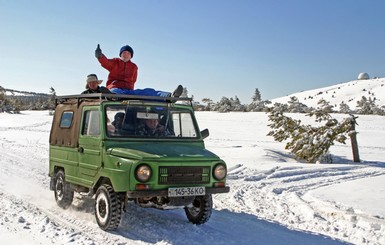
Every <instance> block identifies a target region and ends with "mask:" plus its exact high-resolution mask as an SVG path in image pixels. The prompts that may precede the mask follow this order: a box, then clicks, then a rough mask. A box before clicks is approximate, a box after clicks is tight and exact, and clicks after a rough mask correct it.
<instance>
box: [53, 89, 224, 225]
mask: <svg viewBox="0 0 385 245" xmlns="http://www.w3.org/2000/svg"><path fill="white" fill-rule="evenodd" d="M56 104H57V105H56V109H55V115H54V118H53V122H52V128H51V134H50V150H49V154H50V156H49V176H50V177H51V182H50V189H51V190H53V191H54V194H55V199H56V202H57V204H58V205H59V206H60V207H62V208H64V209H65V208H68V207H69V206H70V205H71V203H72V201H73V197H74V192H75V191H76V192H81V193H83V194H88V195H90V196H95V217H96V221H97V223H98V225H99V226H100V228H101V229H103V230H113V229H115V228H117V227H118V226H119V223H120V219H121V215H122V211H125V210H126V208H127V203H128V201H134V202H135V203H136V204H138V205H139V206H141V207H154V208H159V209H172V208H184V210H185V212H186V215H187V218H188V220H189V221H190V222H192V223H194V224H203V223H205V222H206V221H207V220H208V219H209V218H210V215H211V212H212V197H211V195H212V194H214V193H226V192H229V187H228V186H226V175H227V169H226V164H225V162H224V161H222V160H221V159H220V158H219V157H218V156H216V155H215V154H213V153H212V152H210V151H208V150H206V149H205V146H204V142H203V139H204V138H205V137H207V136H208V134H209V133H208V130H207V129H205V130H203V131H200V130H199V127H198V124H197V121H196V119H195V116H194V111H193V108H192V100H191V99H190V98H174V97H168V98H163V97H149V96H146V97H144V96H130V95H117V94H87V95H71V96H59V97H57V103H56Z"/></svg>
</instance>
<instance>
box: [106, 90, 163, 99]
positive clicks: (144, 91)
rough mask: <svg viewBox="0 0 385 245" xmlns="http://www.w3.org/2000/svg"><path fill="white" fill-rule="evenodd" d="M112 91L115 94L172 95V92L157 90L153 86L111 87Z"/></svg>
mask: <svg viewBox="0 0 385 245" xmlns="http://www.w3.org/2000/svg"><path fill="white" fill-rule="evenodd" d="M110 91H111V92H112V93H115V94H129V95H145V96H160V97H170V96H171V93H169V92H164V91H157V90H155V89H153V88H145V89H133V90H131V89H125V88H112V89H110Z"/></svg>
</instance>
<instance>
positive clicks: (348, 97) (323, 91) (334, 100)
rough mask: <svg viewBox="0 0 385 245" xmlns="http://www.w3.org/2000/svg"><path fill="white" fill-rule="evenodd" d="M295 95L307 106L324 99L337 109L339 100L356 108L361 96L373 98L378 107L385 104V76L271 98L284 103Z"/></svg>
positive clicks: (274, 101)
mask: <svg viewBox="0 0 385 245" xmlns="http://www.w3.org/2000/svg"><path fill="white" fill-rule="evenodd" d="M293 96H295V97H297V99H298V100H299V102H301V103H303V104H305V105H307V106H308V107H314V108H316V107H317V103H318V101H319V100H321V99H324V100H326V101H329V102H330V105H332V106H334V109H336V110H338V109H339V105H340V104H341V102H345V103H346V104H347V105H348V106H349V107H350V109H356V106H357V101H360V100H361V98H362V96H365V97H366V98H367V99H369V98H371V99H372V100H373V99H375V104H376V105H377V106H379V107H381V106H384V105H385V78H375V79H367V80H353V81H350V82H346V83H341V84H337V85H333V86H329V87H324V88H319V89H313V90H307V91H302V92H298V93H294V94H290V95H287V96H284V97H280V98H276V99H273V100H271V102H272V103H273V104H274V103H281V104H286V103H287V102H288V101H290V97H293Z"/></svg>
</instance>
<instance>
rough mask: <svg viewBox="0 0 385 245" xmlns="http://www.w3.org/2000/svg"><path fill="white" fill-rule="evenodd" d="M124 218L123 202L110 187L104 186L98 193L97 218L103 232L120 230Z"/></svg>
mask: <svg viewBox="0 0 385 245" xmlns="http://www.w3.org/2000/svg"><path fill="white" fill-rule="evenodd" d="M121 217H122V200H121V199H120V196H119V194H118V193H116V192H115V191H114V189H113V188H112V186H110V185H107V184H105V185H102V186H100V187H99V188H98V190H97V191H96V196H95V218H96V222H97V223H98V225H99V227H100V228H101V229H102V230H105V231H106V230H114V229H116V228H118V226H119V224H120V219H121Z"/></svg>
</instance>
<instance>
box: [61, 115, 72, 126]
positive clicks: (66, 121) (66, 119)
mask: <svg viewBox="0 0 385 245" xmlns="http://www.w3.org/2000/svg"><path fill="white" fill-rule="evenodd" d="M73 117H74V112H73V111H64V112H63V114H62V115H61V119H60V128H70V127H71V125H72V119H73Z"/></svg>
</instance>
